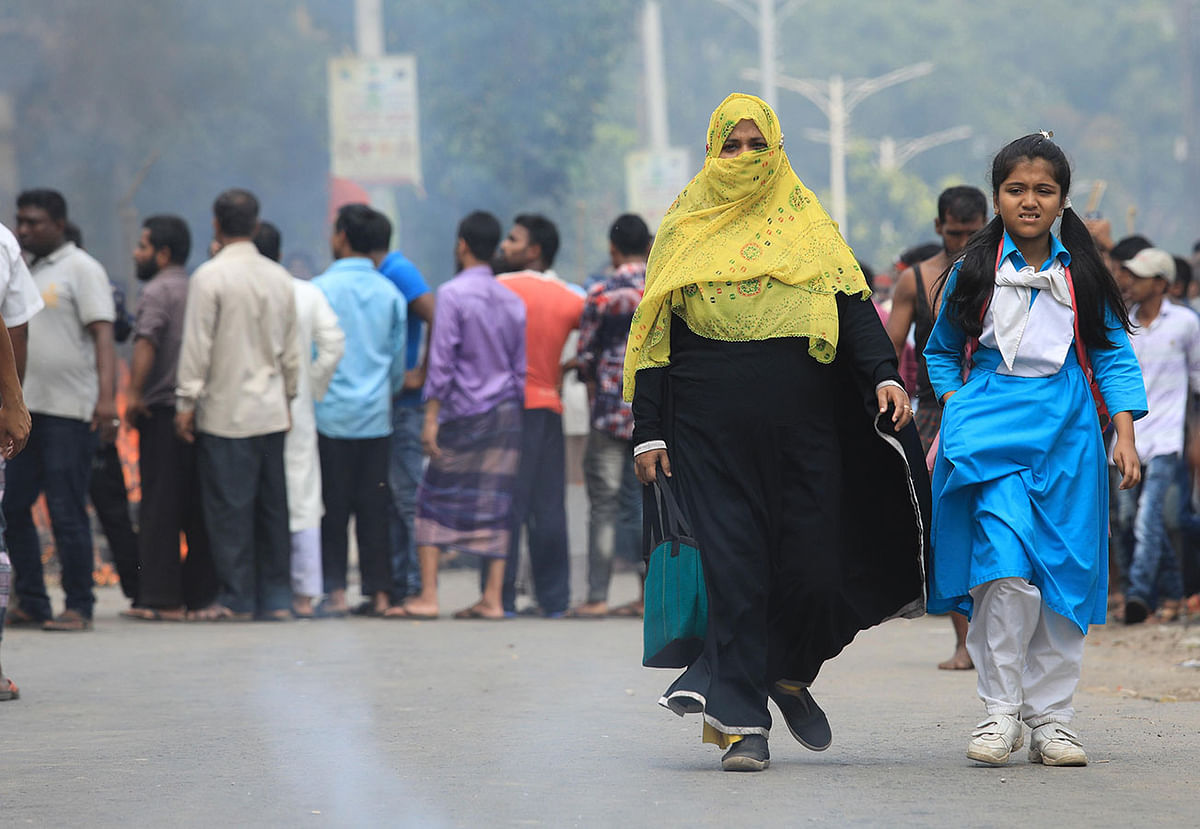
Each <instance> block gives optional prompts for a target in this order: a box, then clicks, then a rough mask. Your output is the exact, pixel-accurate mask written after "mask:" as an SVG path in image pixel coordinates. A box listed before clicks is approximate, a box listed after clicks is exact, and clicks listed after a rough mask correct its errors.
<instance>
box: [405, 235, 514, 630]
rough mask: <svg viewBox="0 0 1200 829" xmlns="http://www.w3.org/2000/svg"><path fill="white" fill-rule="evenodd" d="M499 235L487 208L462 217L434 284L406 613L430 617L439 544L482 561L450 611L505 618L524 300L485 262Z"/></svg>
mask: <svg viewBox="0 0 1200 829" xmlns="http://www.w3.org/2000/svg"><path fill="white" fill-rule="evenodd" d="M499 242H500V222H499V221H497V219H496V217H495V216H493V215H491V214H490V213H484V212H475V213H472V214H470V215H469V216H467V217H466V218H465V219H463V220H462V222H461V223H460V224H459V226H458V239H457V241H456V242H455V250H454V257H455V265H456V267H457V268H458V273H457V274H456V275H455V277H454V278H453V279H451V280H450V281H449V282H447V283H446V284H444V285H442V286H441V287H440V288H438V290H437V300H436V303H435V306H434V307H435V311H434V323H433V337H432V339H431V341H430V344H429V370H428V375H427V377H426V380H425V392H424V397H425V404H426V405H425V424H424V427H423V429H422V432H421V443H422V445H423V447H424V449H425V453H426V454H427V455H428V456H429V466H428V468H427V469H426V470H425V476H424V478H423V479H422V481H421V487H420V489H419V490H418V491H417V518H416V525H415V531H416V539H417V557H418V559H419V561H420V565H421V592H420V594H419V595H417V596H415V597H413V598H411V599H409V600H408V601H406V602H405V604H404V609H405V613H406V615H408V616H410V617H412V618H418V619H434V618H437V615H438V593H437V574H438V557H439V555H440V553H441V551H443V550H457V551H460V552H465V553H473V554H475V555H478V556H480V557H482V558H483V559H485V560H486V562H487V564H486V567H485V570H486V573H485V580H484V586H483V595H482V597H481V598H480V600H479V601H478V602H476V603H475V604H473V605H471V606H470V607H467V608H464V609H463V610H460V611H459V612H458V613H456V614H454V615H455V618H459V619H503V618H504V608H503V606H502V604H501V590H502V588H503V585H504V562H505V557H506V556H507V555H508V546H509V539H510V533H511V514H512V500H513V491H514V489H515V485H516V475H517V462H518V460H519V456H520V446H521V414H522V409H523V406H524V395H525V305H524V303H523V302H522V301H521V299H520V297H518V296H517V295H516V294H514V293H513V292H512V291H510V290H508V289H507V288H505V287H503V286H502V285H500V283H498V282H497V281H496V278H495V274H494V273H493V272H492V268H491V266H490V265H489V264H488V263H489V262H491V261H492V257H493V256H494V255H495V252H496V246H497V245H498V244H499ZM393 614H394V611H393Z"/></svg>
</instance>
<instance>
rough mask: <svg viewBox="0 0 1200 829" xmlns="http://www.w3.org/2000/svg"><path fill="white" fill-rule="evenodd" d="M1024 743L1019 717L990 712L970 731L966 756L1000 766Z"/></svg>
mask: <svg viewBox="0 0 1200 829" xmlns="http://www.w3.org/2000/svg"><path fill="white" fill-rule="evenodd" d="M1024 744H1025V733H1024V729H1022V727H1021V720H1020V719H1018V718H1017V717H1016V716H1014V715H1013V714H992V715H991V716H989V717H988V718H987V719H986V720H984V721H983V722H981V723H980V724H979V725H977V726H975V730H974V731H973V732H971V742H969V743H967V757H968V758H969V759H971V760H975V761H977V762H980V763H987V764H988V765H991V766H1002V765H1004V764H1005V763H1007V762H1008V758H1009V756H1010V755H1011V754H1012V753H1013V752H1014V751H1016V750H1017V749H1018V748H1020V747H1021V746H1022V745H1024Z"/></svg>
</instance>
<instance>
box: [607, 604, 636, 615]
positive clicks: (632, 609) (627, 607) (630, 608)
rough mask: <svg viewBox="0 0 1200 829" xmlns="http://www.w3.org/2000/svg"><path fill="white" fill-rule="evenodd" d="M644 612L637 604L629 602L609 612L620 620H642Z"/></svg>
mask: <svg viewBox="0 0 1200 829" xmlns="http://www.w3.org/2000/svg"><path fill="white" fill-rule="evenodd" d="M642 612H643V611H642V608H640V607H638V606H637V602H629V603H627V604H623V605H620V606H619V607H614V608H613V609H612V610H610V611H608V615H609V616H613V617H616V618H618V619H640V618H642Z"/></svg>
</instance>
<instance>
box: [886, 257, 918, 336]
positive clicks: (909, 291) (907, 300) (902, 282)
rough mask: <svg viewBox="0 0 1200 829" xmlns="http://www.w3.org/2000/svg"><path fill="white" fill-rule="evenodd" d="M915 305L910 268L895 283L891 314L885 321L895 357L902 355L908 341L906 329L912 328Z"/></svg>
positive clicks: (915, 287) (915, 289)
mask: <svg viewBox="0 0 1200 829" xmlns="http://www.w3.org/2000/svg"><path fill="white" fill-rule="evenodd" d="M916 304H917V278H916V277H915V276H913V272H912V268H908V269H907V270H905V271H904V272H903V273H902V274H900V278H899V279H898V280H897V281H896V290H895V292H893V294H892V313H891V315H890V316H889V317H888V321H887V333H888V338H889V339H890V340H891V341H892V347H893V348H895V349H896V357H897V358H898V357H900V355H901V354H903V353H904V344H905V342H906V341H907V340H908V329H909V328H911V327H912V321H913V313H914V311H915V309H916Z"/></svg>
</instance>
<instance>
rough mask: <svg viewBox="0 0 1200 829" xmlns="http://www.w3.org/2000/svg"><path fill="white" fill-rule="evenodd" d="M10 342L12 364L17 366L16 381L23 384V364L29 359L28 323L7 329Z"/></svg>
mask: <svg viewBox="0 0 1200 829" xmlns="http://www.w3.org/2000/svg"><path fill="white" fill-rule="evenodd" d="M8 337H9V340H10V341H11V342H12V353H13V362H14V363H15V364H16V366H17V379H18V380H20V381H21V382H22V383H24V382H25V362H26V360H27V358H28V357H29V323H27V322H23V323H21V324H20V325H14V326H13V327H12V328H10V329H8Z"/></svg>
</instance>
